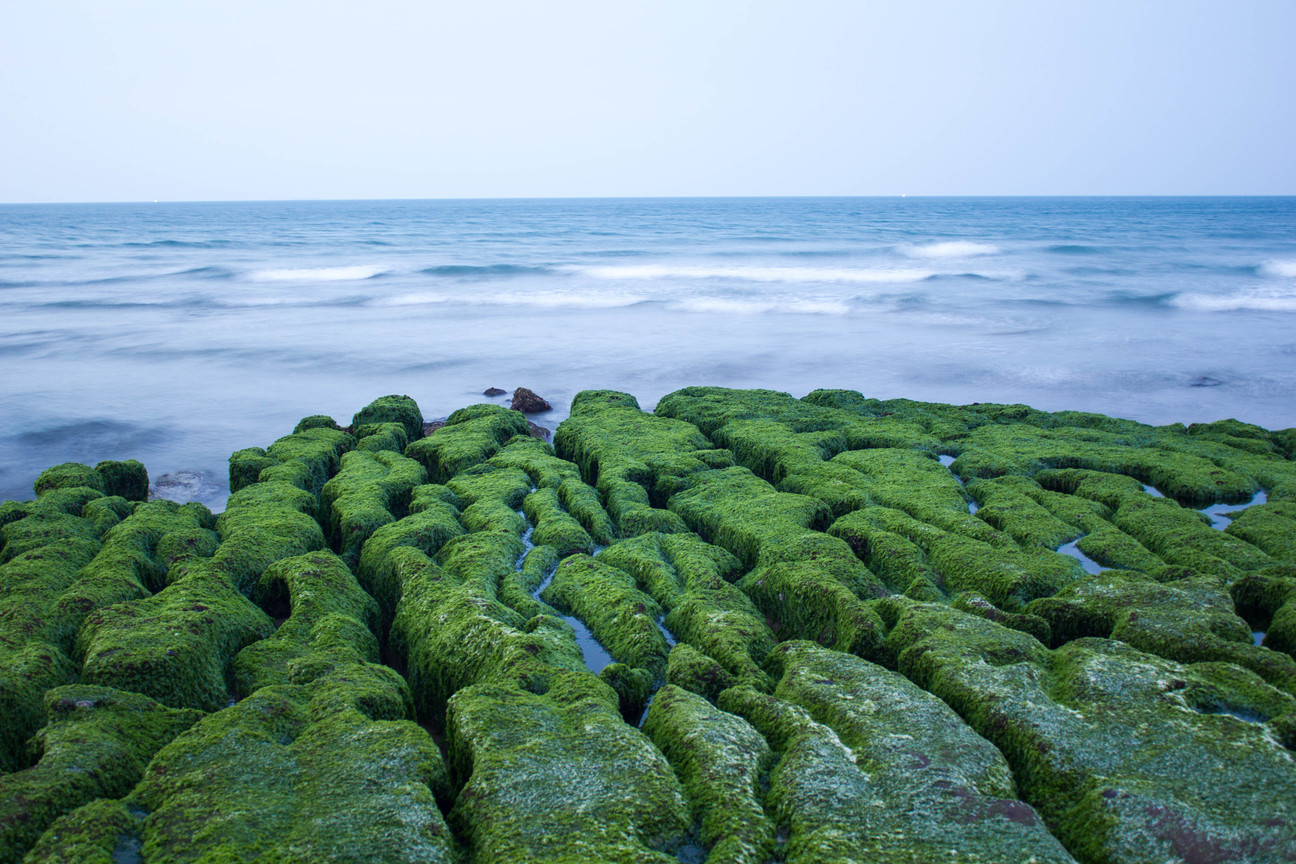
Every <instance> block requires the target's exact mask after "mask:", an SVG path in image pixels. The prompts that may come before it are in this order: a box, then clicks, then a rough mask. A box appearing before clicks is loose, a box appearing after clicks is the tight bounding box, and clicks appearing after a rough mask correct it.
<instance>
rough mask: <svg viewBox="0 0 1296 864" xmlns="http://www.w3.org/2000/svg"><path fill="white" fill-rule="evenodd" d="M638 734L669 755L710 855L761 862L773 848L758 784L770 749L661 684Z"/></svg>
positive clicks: (741, 726)
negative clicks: (647, 737) (644, 734)
mask: <svg viewBox="0 0 1296 864" xmlns="http://www.w3.org/2000/svg"><path fill="white" fill-rule="evenodd" d="M644 732H645V733H647V734H648V736H649V737H651V738H652V739H653V743H655V744H656V745H657V747H658V749H660V750H661V751H662V753H664V754H665V756H666V758H667V759H668V760H670V763H671V766H672V767H673V768H674V769H675V773H676V775H677V776H678V777H679V778H680V780H681V782H682V783H683V784H684V792H685V794H686V795H687V796H688V799H689V801H690V803H691V804H692V805H693V814H694V819H695V820H696V821H697V822H698V823H699V824H700V825H701V840H702V842H703V844H705V845H706V846H707V847H708V849H710V855H709V859H710V860H720V861H731V862H735V864H747V862H750V864H764V862H765V861H768V860H769V859H770V857H771V856H772V854H773V852H774V823H773V822H772V821H771V820H770V819H769V818H768V817H767V816H766V815H765V810H764V807H763V806H762V799H763V797H764V795H763V792H762V789H761V784H762V782H763V781H764V780H765V777H766V776H767V773H768V771H769V769H770V768H771V767H772V765H773V762H774V754H773V753H772V752H771V751H770V749H769V745H768V744H766V743H765V739H764V738H762V737H761V734H760V733H759V732H757V731H756V730H755V729H753V728H752V727H751V725H750V724H748V723H747V722H746V721H744V720H743V719H742V718H741V717H737V716H735V715H733V714H728V713H726V712H724V711H721V710H719V709H718V708H715V707H714V706H713V705H711V704H710V703H708V702H707V701H706V700H705V699H703V698H701V697H699V696H695V695H693V694H692V693H690V692H688V691H687V690H682V689H680V688H678V687H673V686H670V685H667V686H665V687H663V688H662V689H661V690H659V691H658V692H657V695H656V696H654V697H653V704H652V707H651V708H650V709H649V710H648V716H647V718H646V719H645V721H644Z"/></svg>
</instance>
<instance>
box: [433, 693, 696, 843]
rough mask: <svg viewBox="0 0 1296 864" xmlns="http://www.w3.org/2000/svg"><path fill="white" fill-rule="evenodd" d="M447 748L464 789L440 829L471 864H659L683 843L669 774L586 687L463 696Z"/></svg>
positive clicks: (680, 807) (611, 704) (683, 815)
mask: <svg viewBox="0 0 1296 864" xmlns="http://www.w3.org/2000/svg"><path fill="white" fill-rule="evenodd" d="M447 745H448V746H449V749H450V752H451V754H452V759H453V763H454V765H456V766H457V772H456V773H457V774H458V775H459V776H460V777H462V778H463V779H464V780H465V782H464V787H463V789H462V791H461V792H460V793H459V797H458V799H457V800H456V802H455V807H454V809H453V810H452V811H451V814H450V821H451V823H452V824H453V825H454V826H455V828H456V829H457V830H458V831H459V833H460V834H461V835H462V836H463V837H464V838H465V839H466V843H467V846H468V850H469V855H470V856H471V858H472V860H474V861H477V862H480V864H496V862H532V861H637V862H651V861H659V862H661V864H668V862H670V861H673V860H675V859H674V858H673V856H671V855H669V854H666V853H667V852H668V851H670V850H673V849H675V848H677V847H679V846H680V845H681V844H682V843H683V842H684V841H685V838H686V836H687V832H688V830H689V826H690V819H689V807H688V804H687V802H686V801H685V799H684V796H683V794H682V791H681V789H680V785H679V782H678V781H677V780H676V778H675V775H674V774H673V773H672V771H671V769H670V766H669V764H668V763H667V761H666V759H665V758H664V757H663V756H662V754H661V753H660V752H658V751H657V750H656V749H655V748H654V747H653V746H652V744H651V743H650V742H649V741H648V739H647V738H645V737H644V736H643V735H642V734H641V733H640V732H639V731H638V730H636V729H634V728H632V727H630V726H628V725H627V724H626V723H625V722H624V721H623V720H622V719H621V715H620V714H619V713H618V712H617V706H616V702H615V700H614V699H613V698H612V694H611V693H610V691H608V690H607V688H606V687H603V686H602V685H600V684H599V683H598V682H597V681H596V679H594V678H592V677H591V676H588V675H578V676H571V677H569V678H568V679H566V681H565V682H564V686H562V687H561V688H556V689H555V691H553V692H552V693H551V694H549V695H547V696H540V695H536V694H534V693H528V692H526V691H523V690H519V689H516V688H512V687H505V686H487V685H482V686H477V687H472V688H468V689H465V690H462V691H460V692H459V693H457V694H455V697H454V699H452V700H451V703H450V709H449V712H448V714H447Z"/></svg>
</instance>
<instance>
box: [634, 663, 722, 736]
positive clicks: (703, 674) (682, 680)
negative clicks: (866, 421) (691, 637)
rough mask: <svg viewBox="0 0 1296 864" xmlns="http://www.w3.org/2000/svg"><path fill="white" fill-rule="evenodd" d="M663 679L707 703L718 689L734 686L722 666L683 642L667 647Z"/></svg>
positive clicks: (716, 696)
mask: <svg viewBox="0 0 1296 864" xmlns="http://www.w3.org/2000/svg"><path fill="white" fill-rule="evenodd" d="M666 681H667V682H668V683H669V684H673V685H674V686H676V687H679V688H682V689H684V690H688V691H689V692H691V693H696V694H697V695H699V696H701V697H702V698H703V699H706V700H708V701H709V702H715V701H716V699H717V698H718V697H719V695H720V693H721V691H723V690H728V689H729V688H730V687H732V686H734V679H733V676H732V675H730V674H729V673H728V672H726V671H725V669H724V667H723V666H721V665H720V664H719V663H717V662H716V661H715V660H712V659H711V658H710V657H708V656H707V655H705V654H703V653H702V652H701V651H699V650H697V649H696V648H694V647H693V646H692V645H689V644H688V643H687V642H681V643H679V644H678V645H676V646H675V647H673V648H671V652H670V656H669V657H667V661H666ZM650 713H651V711H650ZM649 734H651V733H649ZM658 746H659V747H660V746H661V744H660V742H659V743H658ZM663 749H664V748H663Z"/></svg>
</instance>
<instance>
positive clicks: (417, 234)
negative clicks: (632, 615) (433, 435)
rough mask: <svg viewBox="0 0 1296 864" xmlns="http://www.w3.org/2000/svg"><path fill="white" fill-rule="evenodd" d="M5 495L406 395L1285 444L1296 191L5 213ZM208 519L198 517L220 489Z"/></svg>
mask: <svg viewBox="0 0 1296 864" xmlns="http://www.w3.org/2000/svg"><path fill="white" fill-rule="evenodd" d="M0 364H2V366H0V368H2V369H3V372H0V415H2V416H3V417H5V418H6V420H7V422H6V423H5V424H4V429H3V430H0V498H25V497H30V484H31V481H32V480H33V479H34V478H35V476H36V474H37V473H38V472H39V471H40V469H41V468H43V467H46V466H48V465H49V464H52V463H55V462H59V461H65V460H67V459H75V460H78V461H89V462H95V461H98V460H99V459H104V458H121V457H126V456H134V457H137V458H140V459H142V460H143V461H144V462H145V463H146V464H147V465H148V466H149V469H150V473H152V474H153V475H154V476H157V475H159V474H162V473H167V472H177V471H194V472H207V473H208V474H209V475H210V477H211V478H212V482H213V484H214V486H215V487H219V484H220V482H221V481H222V480H223V476H224V471H225V467H224V466H225V459H226V458H227V457H228V455H229V453H230V452H231V451H232V450H234V449H237V448H240V447H244V446H250V445H253V444H268V443H269V442H270V441H272V440H273V439H274V438H276V437H278V436H279V435H282V434H284V433H285V432H287V431H289V430H290V429H291V428H292V426H293V424H294V423H295V422H296V420H297V419H298V418H299V417H301V416H303V415H305V414H313V413H321V412H322V413H330V414H333V415H334V416H335V417H337V418H338V419H340V420H342V421H343V422H346V421H347V420H349V418H350V415H351V414H352V413H353V412H354V411H356V410H357V409H358V408H360V407H361V406H362V405H364V404H365V403H366V402H368V401H369V400H370V399H372V398H373V397H375V396H378V395H382V394H384V393H406V394H409V395H411V396H413V397H414V398H416V399H417V400H418V401H419V404H420V405H421V406H422V407H423V410H424V412H425V413H426V414H427V416H428V417H429V419H431V418H434V417H437V416H443V415H445V414H447V413H449V412H450V411H451V410H453V409H454V408H457V407H460V406H461V405H464V404H467V403H469V402H472V401H477V400H479V398H480V397H479V395H478V394H480V393H481V391H482V390H484V389H485V388H487V387H490V386H498V387H502V388H505V389H507V390H509V391H512V389H513V388H515V387H518V386H525V387H530V388H531V389H533V390H535V391H537V392H539V393H540V394H541V395H543V396H545V397H547V398H548V399H549V401H550V402H552V403H553V404H554V406H555V411H554V412H553V413H552V414H550V415H548V416H545V417H541V418H539V419H540V420H541V422H544V423H546V424H547V425H550V426H552V425H556V423H557V422H558V421H559V420H560V419H561V418H562V416H564V412H565V410H566V407H567V405H568V404H569V401H570V399H571V397H572V396H573V395H574V394H575V393H576V392H577V391H578V390H581V389H585V388H590V387H611V388H616V389H621V390H628V391H630V392H632V393H634V394H635V395H636V396H638V397H639V399H640V401H641V403H642V404H643V405H644V406H645V407H651V406H652V405H653V403H654V402H655V401H656V400H657V399H658V398H659V397H660V396H662V395H664V394H665V393H668V392H670V391H671V390H674V389H676V388H678V387H681V386H684V385H688V384H720V385H728V386H735V387H755V386H763V387H772V388H776V389H781V390H787V391H790V392H792V393H794V394H796V395H802V394H804V393H806V392H808V391H810V390H812V389H815V388H817V387H847V388H851V389H856V390H860V391H863V392H864V393H866V394H868V395H870V396H878V397H882V398H887V397H896V396H907V397H911V398H916V399H924V400H939V401H950V402H959V403H963V402H974V401H975V402H987V401H1000V402H1025V403H1029V404H1032V405H1035V406H1037V407H1040V408H1044V409H1049V410H1057V409H1064V408H1074V409H1081V410H1091V411H1101V412H1104V413H1109V414H1115V415H1119V416H1125V417H1133V418H1136V419H1139V420H1144V421H1147V422H1152V423H1169V422H1174V421H1186V422H1192V421H1208V420H1215V419H1219V418H1223V417H1238V418H1239V419H1243V420H1247V421H1250V422H1255V423H1259V424H1261V425H1264V426H1267V427H1270V428H1281V427H1286V426H1292V425H1296V198H1250V199H1242V198H1204V199H1188V198H1165V199H1148V198H1112V199H1097V198H1092V199H1091V198H1076V199H1047V198H1024V199H1011V198H983V199H920V198H906V199H899V198H887V199H881V198H874V199H848V198H828V199H717V200H706V199H681V200H666V199H640V200H549V201H544V200H536V201H374V202H299V203H205V204H147V205H144V204H138V205H137V204H129V205H128V204H102V205H21V206H19V205H8V206H0ZM209 497H210V498H211V500H212V501H213V503H219V500H220V498H221V494H220V490H219V488H213V489H212V490H211V491H210V493H209Z"/></svg>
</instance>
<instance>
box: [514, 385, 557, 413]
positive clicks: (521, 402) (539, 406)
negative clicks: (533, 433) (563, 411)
mask: <svg viewBox="0 0 1296 864" xmlns="http://www.w3.org/2000/svg"><path fill="white" fill-rule="evenodd" d="M509 407H510V408H512V409H513V410H514V411H521V412H522V413H523V414H539V413H540V412H541V411H552V410H553V406H552V405H550V404H549V403H548V402H546V401H545V400H543V399H541V398H540V397H539V396H537V395H536V394H535V393H534V392H532V391H531V390H528V389H527V388H525V387H519V388H517V389H516V390H514V391H513V402H512V403H511V404H510V405H509Z"/></svg>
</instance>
